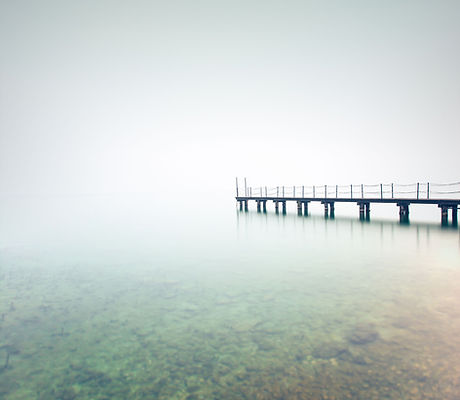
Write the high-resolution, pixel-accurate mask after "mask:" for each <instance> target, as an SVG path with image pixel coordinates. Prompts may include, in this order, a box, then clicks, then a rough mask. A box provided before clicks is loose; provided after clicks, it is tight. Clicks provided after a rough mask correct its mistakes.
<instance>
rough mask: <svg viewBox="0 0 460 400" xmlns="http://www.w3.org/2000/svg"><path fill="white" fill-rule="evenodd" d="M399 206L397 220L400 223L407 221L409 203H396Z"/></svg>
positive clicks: (406, 222)
mask: <svg viewBox="0 0 460 400" xmlns="http://www.w3.org/2000/svg"><path fill="white" fill-rule="evenodd" d="M397 206H398V207H399V222H400V223H401V224H408V223H409V204H408V203H398V204H397Z"/></svg>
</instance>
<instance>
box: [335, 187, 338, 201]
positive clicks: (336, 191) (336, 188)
mask: <svg viewBox="0 0 460 400" xmlns="http://www.w3.org/2000/svg"><path fill="white" fill-rule="evenodd" d="M337 197H339V185H335V198H337Z"/></svg>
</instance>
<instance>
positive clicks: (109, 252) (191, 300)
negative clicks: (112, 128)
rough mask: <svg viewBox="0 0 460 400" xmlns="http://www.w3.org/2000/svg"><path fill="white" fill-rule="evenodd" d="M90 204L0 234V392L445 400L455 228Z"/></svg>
mask: <svg viewBox="0 0 460 400" xmlns="http://www.w3.org/2000/svg"><path fill="white" fill-rule="evenodd" d="M105 207H106V204H105V202H101V203H100V204H99V205H96V206H95V205H94V204H93V208H92V210H93V212H92V214H91V215H93V216H97V218H95V219H92V220H89V219H86V220H85V218H83V217H87V214H85V215H83V216H80V217H82V219H83V220H84V221H85V222H81V223H80V225H78V224H75V221H73V223H70V221H67V223H66V224H64V226H65V227H66V228H62V229H61V230H60V231H59V232H58V234H56V235H54V236H52V235H47V234H45V232H44V236H45V237H44V238H41V240H39V238H35V239H36V240H34V235H36V234H37V233H36V231H34V230H33V229H32V230H30V229H29V231H28V232H29V236H28V237H27V238H26V239H24V240H23V242H20V241H19V240H17V238H19V237H20V231H21V229H19V228H17V231H16V233H14V232H13V230H11V232H12V233H11V236H10V237H15V238H16V239H15V241H12V240H10V241H8V238H7V237H6V230H5V229H4V230H3V231H2V244H3V246H2V248H1V259H0V398H4V399H6V400H17V399H43V400H44V399H329V400H331V399H336V400H338V399H366V400H367V399H458V398H460V361H459V360H460V291H459V290H458V288H459V287H460V236H459V231H458V230H454V229H441V228H440V227H438V226H437V225H435V224H433V225H430V224H416V223H413V224H411V225H410V226H400V225H398V224H397V223H393V222H388V221H371V222H370V223H361V222H359V221H358V220H357V219H356V218H336V219H335V220H324V219H323V218H322V217H320V216H310V217H298V216H296V215H294V214H288V215H286V216H283V215H275V214H273V213H270V212H269V213H268V214H258V213H256V212H252V211H250V212H249V213H244V212H243V213H240V212H238V211H235V210H234V209H233V208H232V207H229V208H228V209H226V210H220V212H215V213H213V215H212V216H211V217H210V216H206V217H205V216H203V215H195V216H184V215H180V214H169V215H164V214H162V213H159V214H158V215H151V216H147V217H145V216H143V217H142V218H141V217H140V216H139V215H137V216H136V217H133V218H132V219H129V218H126V219H124V220H123V221H122V222H121V221H120V220H119V219H116V218H115V217H114V218H112V219H111V216H112V217H113V216H114V215H115V214H116V213H115V212H114V211H113V210H109V211H107V210H106V211H105V212H104V213H99V212H98V211H100V210H102V209H105ZM70 208H71V207H70ZM70 208H66V211H68V210H69V209H70ZM134 208H135V207H134ZM125 211H126V208H125ZM64 215H66V212H64V211H63V212H61V214H60V218H61V220H60V221H61V222H56V221H54V222H53V220H52V219H51V218H50V219H49V221H50V222H49V223H50V224H51V225H52V226H60V223H62V218H63V216H64ZM131 215H132V214H131ZM48 216H49V215H48ZM8 218H9V219H8V220H7V221H9V222H11V221H12V220H14V219H15V217H14V215H13V216H9V217H8ZM4 220H5V219H4ZM44 220H46V221H48V219H47V218H44ZM88 221H91V222H88ZM127 221H129V223H127ZM53 224H54V225H53ZM77 225H78V229H77V228H76V226H77ZM21 226H23V225H21ZM121 227H123V228H121ZM18 232H19V233H18ZM31 232H32V233H31ZM55 232H56V230H55ZM8 355H9V356H8ZM7 359H8V361H7ZM6 364H7V365H6Z"/></svg>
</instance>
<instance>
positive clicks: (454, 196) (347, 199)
mask: <svg viewBox="0 0 460 400" xmlns="http://www.w3.org/2000/svg"><path fill="white" fill-rule="evenodd" d="M242 194H243V195H242ZM251 200H254V201H255V202H256V205H257V211H258V212H262V211H263V212H267V201H270V202H273V203H274V205H275V212H276V213H279V208H280V205H281V208H282V212H283V213H284V214H285V213H286V203H287V202H288V201H295V202H297V213H298V214H299V215H305V216H308V204H309V203H310V202H320V203H321V204H323V205H324V216H325V217H326V218H334V217H335V207H334V205H335V203H356V204H357V205H358V207H359V218H360V220H370V204H371V203H393V204H396V205H397V206H398V207H399V221H400V222H401V223H403V224H404V223H406V224H407V223H409V206H410V205H411V204H432V205H437V206H438V207H439V208H440V210H441V224H442V226H448V225H449V221H448V212H449V210H451V224H452V226H454V227H458V208H459V205H460V182H452V183H410V184H394V183H388V184H383V183H379V184H374V185H365V184H359V185H354V184H353V185H319V186H317V185H313V186H276V187H267V186H257V187H254V186H247V184H246V179H245V180H244V187H243V188H240V187H239V185H238V178H237V179H236V201H237V202H238V204H239V207H240V210H241V211H243V210H245V211H248V203H249V201H251Z"/></svg>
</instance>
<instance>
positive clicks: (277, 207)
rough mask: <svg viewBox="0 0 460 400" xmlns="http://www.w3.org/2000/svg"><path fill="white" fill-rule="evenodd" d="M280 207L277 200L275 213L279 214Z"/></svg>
mask: <svg viewBox="0 0 460 400" xmlns="http://www.w3.org/2000/svg"><path fill="white" fill-rule="evenodd" d="M279 212H280V208H279V203H278V202H277V201H275V213H277V214H279Z"/></svg>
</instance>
